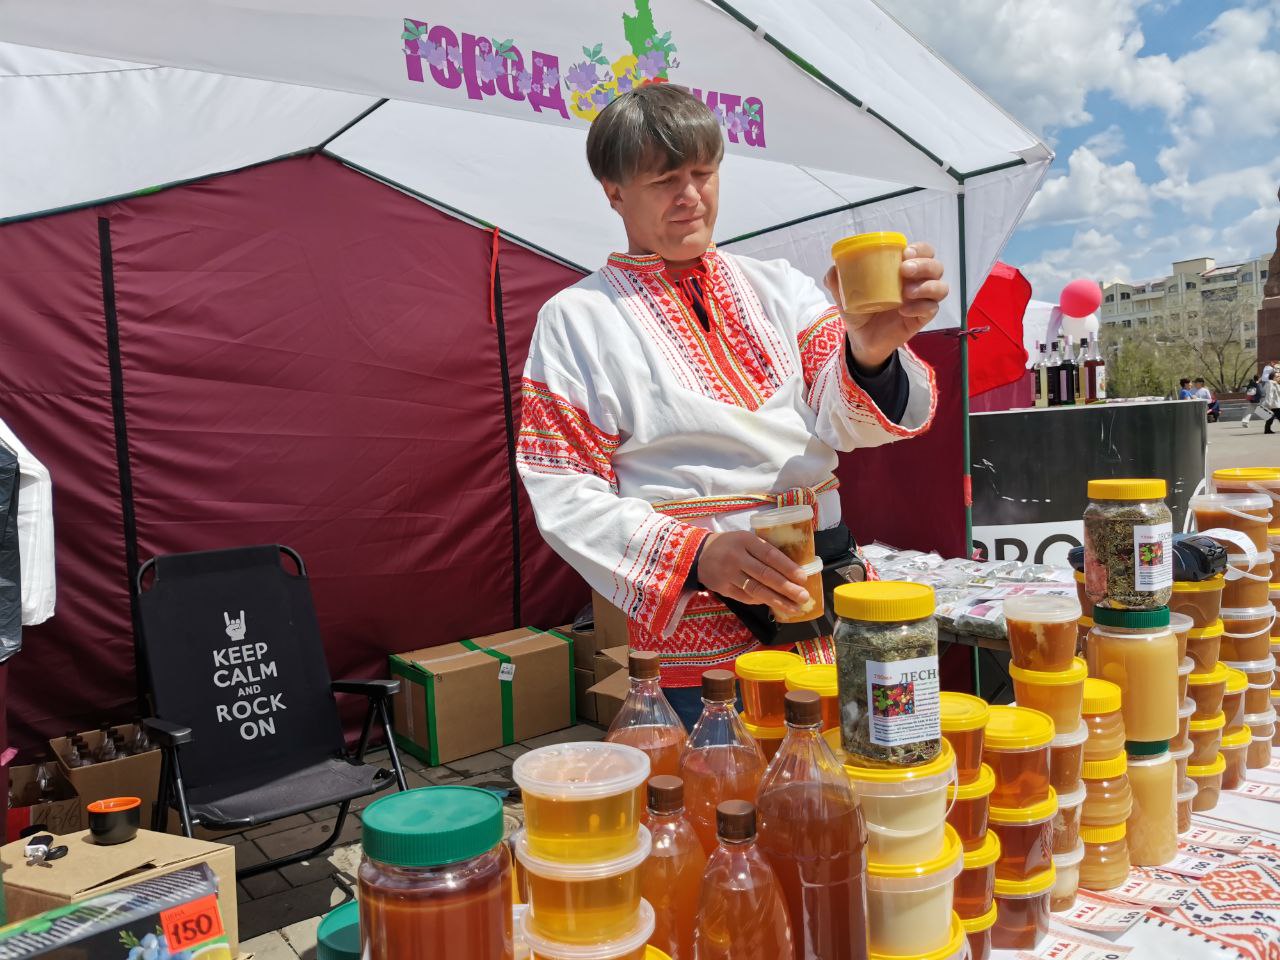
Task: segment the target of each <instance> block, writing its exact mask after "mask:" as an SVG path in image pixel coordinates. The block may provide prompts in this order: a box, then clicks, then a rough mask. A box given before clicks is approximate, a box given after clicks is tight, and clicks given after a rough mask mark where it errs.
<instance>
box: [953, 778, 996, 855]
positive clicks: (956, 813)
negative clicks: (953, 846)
mask: <svg viewBox="0 0 1280 960" xmlns="http://www.w3.org/2000/svg"><path fill="white" fill-rule="evenodd" d="M995 788H996V775H995V774H994V773H992V772H991V768H990V767H988V766H987V765H986V764H985V763H984V764H982V772H981V773H979V774H978V776H977V778H976V779H975V780H973V781H972V782H971V783H962V784H960V785H959V786H955V785H952V786H949V787H947V800H948V802H949V803H950V804H951V808H950V810H948V811H947V823H949V824H951V826H952V827H954V828H955V831H956V833H957V834H958V835H959V837H960V843H961V844H963V846H964V849H965V852H966V853H968V852H969V851H971V850H977V849H978V848H979V847H981V846H982V842H983V840H984V839H985V838H986V836H987V822H988V820H987V818H988V815H989V812H990V806H991V804H990V801H991V791H992V790H994V789H995Z"/></svg>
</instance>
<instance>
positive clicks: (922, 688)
mask: <svg viewBox="0 0 1280 960" xmlns="http://www.w3.org/2000/svg"><path fill="white" fill-rule="evenodd" d="M933 610H934V596H933V588H932V587H928V586H924V585H923V584H917V583H899V582H893V581H883V580H881V581H872V582H869V583H846V584H841V585H840V586H839V587H837V588H836V590H835V611H836V616H837V617H838V619H837V621H836V629H835V636H834V639H835V646H836V670H837V678H838V681H839V687H840V730H841V740H842V741H843V745H844V751H845V753H846V754H848V755H849V760H850V762H851V763H854V764H856V765H858V766H864V767H875V766H905V767H911V766H916V765H918V764H922V763H928V762H929V761H930V760H933V759H934V758H935V757H936V756H938V753H939V752H940V751H941V749H942V726H941V719H940V713H939V696H938V692H939V682H938V627H937V624H936V623H935V622H934V619H933Z"/></svg>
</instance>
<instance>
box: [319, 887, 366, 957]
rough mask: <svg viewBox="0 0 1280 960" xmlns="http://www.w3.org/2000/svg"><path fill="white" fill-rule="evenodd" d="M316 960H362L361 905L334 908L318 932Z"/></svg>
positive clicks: (354, 903)
mask: <svg viewBox="0 0 1280 960" xmlns="http://www.w3.org/2000/svg"><path fill="white" fill-rule="evenodd" d="M316 960H360V904H359V902H358V901H356V900H352V901H350V902H349V903H344V904H343V905H342V906H340V907H334V908H333V909H332V910H330V911H329V912H328V913H326V914H325V915H324V918H323V919H322V920H321V921H320V929H319V930H317V931H316Z"/></svg>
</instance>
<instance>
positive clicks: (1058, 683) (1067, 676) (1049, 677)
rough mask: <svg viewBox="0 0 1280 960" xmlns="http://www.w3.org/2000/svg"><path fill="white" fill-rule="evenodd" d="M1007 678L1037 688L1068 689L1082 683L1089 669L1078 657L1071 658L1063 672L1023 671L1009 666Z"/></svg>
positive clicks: (1011, 665)
mask: <svg viewBox="0 0 1280 960" xmlns="http://www.w3.org/2000/svg"><path fill="white" fill-rule="evenodd" d="M1009 676H1011V677H1013V679H1015V680H1021V681H1022V682H1023V683H1030V684H1032V685H1033V686H1037V687H1069V686H1073V685H1075V684H1077V683H1082V682H1084V679H1085V677H1087V676H1089V667H1088V665H1087V664H1086V663H1085V662H1084V661H1083V660H1081V659H1080V658H1079V657H1075V658H1073V659H1072V661H1071V666H1069V667H1067V669H1065V670H1053V671H1049V670H1024V669H1023V668H1022V667H1016V666H1014V665H1013V664H1009Z"/></svg>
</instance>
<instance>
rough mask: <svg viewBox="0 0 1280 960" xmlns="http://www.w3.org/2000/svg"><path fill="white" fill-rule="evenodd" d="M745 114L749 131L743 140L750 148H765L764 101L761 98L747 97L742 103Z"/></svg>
mask: <svg viewBox="0 0 1280 960" xmlns="http://www.w3.org/2000/svg"><path fill="white" fill-rule="evenodd" d="M742 106H743V113H745V114H746V115H747V131H746V134H745V135H744V137H743V139H744V140H745V141H746V143H747V146H749V147H763V146H764V145H765V143H764V101H763V100H761V99H760V98H759V97H747V99H746V100H744V101H742Z"/></svg>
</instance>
